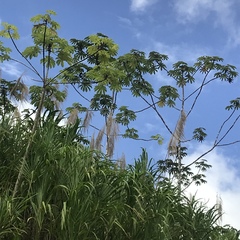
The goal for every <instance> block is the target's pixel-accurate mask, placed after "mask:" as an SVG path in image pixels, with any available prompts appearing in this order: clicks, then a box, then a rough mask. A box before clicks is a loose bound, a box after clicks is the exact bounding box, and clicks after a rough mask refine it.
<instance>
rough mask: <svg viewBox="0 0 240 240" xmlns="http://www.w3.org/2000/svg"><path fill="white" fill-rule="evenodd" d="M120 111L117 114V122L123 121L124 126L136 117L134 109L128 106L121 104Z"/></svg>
mask: <svg viewBox="0 0 240 240" xmlns="http://www.w3.org/2000/svg"><path fill="white" fill-rule="evenodd" d="M119 111H120V112H119V113H117V114H116V122H117V123H121V124H122V125H124V126H128V125H129V123H130V121H134V120H135V119H136V114H135V113H134V112H133V111H132V110H128V108H127V106H121V107H120V108H119Z"/></svg>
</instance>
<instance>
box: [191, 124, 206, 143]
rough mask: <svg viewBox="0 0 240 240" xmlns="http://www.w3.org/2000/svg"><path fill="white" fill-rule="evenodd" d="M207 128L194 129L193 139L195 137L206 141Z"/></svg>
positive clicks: (200, 140)
mask: <svg viewBox="0 0 240 240" xmlns="http://www.w3.org/2000/svg"><path fill="white" fill-rule="evenodd" d="M205 130H206V129H205V128H203V127H199V128H196V129H195V130H194V131H193V139H195V140H197V141H199V142H202V141H204V139H205V137H206V136H207V134H206V133H205Z"/></svg>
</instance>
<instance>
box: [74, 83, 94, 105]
mask: <svg viewBox="0 0 240 240" xmlns="http://www.w3.org/2000/svg"><path fill="white" fill-rule="evenodd" d="M70 84H71V86H72V87H73V88H74V90H75V91H76V92H77V93H78V94H79V95H80V96H81V97H82V98H83V99H85V100H86V101H88V102H91V101H90V100H89V99H87V98H86V97H84V96H83V95H82V94H81V93H80V92H79V91H78V89H77V88H76V87H75V86H74V84H73V83H70Z"/></svg>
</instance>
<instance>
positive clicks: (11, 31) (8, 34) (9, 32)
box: [0, 22, 20, 39]
mask: <svg viewBox="0 0 240 240" xmlns="http://www.w3.org/2000/svg"><path fill="white" fill-rule="evenodd" d="M2 26H3V30H1V31H0V36H1V37H5V38H13V39H19V38H20V36H19V34H18V29H17V27H16V26H14V25H12V24H9V23H6V22H2Z"/></svg>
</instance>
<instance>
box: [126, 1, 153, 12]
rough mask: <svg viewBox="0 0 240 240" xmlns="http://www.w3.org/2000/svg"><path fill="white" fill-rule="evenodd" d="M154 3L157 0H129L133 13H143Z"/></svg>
mask: <svg viewBox="0 0 240 240" xmlns="http://www.w3.org/2000/svg"><path fill="white" fill-rule="evenodd" d="M155 2H157V0H131V6H130V9H131V10H132V11H133V12H143V11H145V10H146V8H147V7H149V6H151V5H153V4H154V3H155Z"/></svg>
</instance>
